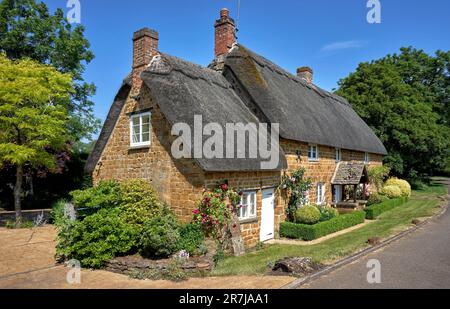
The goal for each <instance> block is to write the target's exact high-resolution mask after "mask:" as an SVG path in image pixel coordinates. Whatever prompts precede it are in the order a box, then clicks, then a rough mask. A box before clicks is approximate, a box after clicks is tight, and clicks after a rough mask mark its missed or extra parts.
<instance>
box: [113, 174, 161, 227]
mask: <svg viewBox="0 0 450 309" xmlns="http://www.w3.org/2000/svg"><path fill="white" fill-rule="evenodd" d="M120 192H121V200H120V203H121V204H120V210H121V211H122V216H123V217H124V218H125V220H126V221H127V222H128V223H132V224H137V225H141V224H143V223H144V222H145V221H148V220H149V219H151V218H153V217H154V216H155V215H156V214H157V213H159V212H160V211H161V209H162V206H161V203H160V202H159V199H158V195H157V194H156V192H155V191H154V190H153V188H152V186H151V185H150V183H149V182H148V181H145V180H143V179H133V180H127V181H125V182H123V183H121V184H120Z"/></svg>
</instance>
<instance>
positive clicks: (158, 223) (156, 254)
mask: <svg viewBox="0 0 450 309" xmlns="http://www.w3.org/2000/svg"><path fill="white" fill-rule="evenodd" d="M178 228H179V227H178V223H177V220H176V218H175V216H174V215H173V214H172V213H171V212H170V211H169V210H164V211H163V212H162V213H161V214H160V215H157V216H155V217H153V218H152V219H150V220H148V221H147V222H145V223H144V226H143V227H142V235H141V238H140V242H139V252H140V253H141V255H142V256H144V257H148V258H165V257H168V256H170V255H171V254H173V253H174V252H176V251H177V249H178V244H179V241H180V232H179V230H178Z"/></svg>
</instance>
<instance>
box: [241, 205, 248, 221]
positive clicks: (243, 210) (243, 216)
mask: <svg viewBox="0 0 450 309" xmlns="http://www.w3.org/2000/svg"><path fill="white" fill-rule="evenodd" d="M247 211H248V206H247V205H244V206H243V207H242V218H247Z"/></svg>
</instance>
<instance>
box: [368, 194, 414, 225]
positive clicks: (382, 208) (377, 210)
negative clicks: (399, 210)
mask: <svg viewBox="0 0 450 309" xmlns="http://www.w3.org/2000/svg"><path fill="white" fill-rule="evenodd" d="M407 201H408V198H407V197H405V196H404V197H400V198H396V199H392V200H385V201H383V202H381V203H380V204H374V205H371V206H369V207H366V208H365V209H364V211H365V212H366V218H367V219H369V220H373V219H375V218H376V217H378V216H379V215H381V214H382V213H383V212H386V211H388V210H391V209H393V208H395V207H397V206H400V205H402V204H404V203H406V202H407Z"/></svg>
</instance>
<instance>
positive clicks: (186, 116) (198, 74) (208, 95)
mask: <svg viewBox="0 0 450 309" xmlns="http://www.w3.org/2000/svg"><path fill="white" fill-rule="evenodd" d="M141 78H142V80H143V82H144V83H145V85H146V86H147V87H149V89H150V91H151V93H152V96H153V99H154V100H155V101H156V103H157V104H158V106H159V108H160V109H161V111H162V112H163V114H164V116H165V117H166V119H167V120H168V121H169V124H170V125H174V124H175V123H186V124H188V125H189V127H190V128H191V132H192V136H191V141H190V145H191V146H192V147H193V146H194V116H195V115H201V116H202V121H203V125H205V124H208V123H218V124H220V126H221V127H222V128H223V130H224V132H223V133H224V135H225V137H226V140H225V141H224V149H225V147H226V146H225V145H226V144H227V141H228V140H230V138H232V137H230V136H228V135H226V134H225V128H226V124H227V123H232V124H235V123H243V124H244V125H247V124H249V123H254V124H256V126H257V125H258V124H259V120H258V119H257V118H256V116H255V115H254V114H253V113H252V112H251V111H250V110H249V109H248V108H247V106H246V105H245V104H244V103H243V102H242V100H241V99H240V98H239V96H237V94H236V93H235V92H234V91H233V89H232V87H231V85H230V83H229V82H228V81H227V80H226V79H225V77H223V75H222V74H220V73H219V72H216V71H214V70H211V69H208V68H204V67H201V66H199V65H196V64H193V63H190V62H187V61H184V60H181V59H179V58H176V57H172V56H169V55H166V54H160V55H158V56H156V57H154V59H153V61H152V63H151V64H150V66H149V67H148V68H147V69H146V70H145V71H144V72H143V73H142V75H141ZM123 103H124V102H123V101H121V100H118V99H116V100H115V101H114V103H113V106H112V108H111V111H110V113H109V115H108V117H107V119H106V121H105V125H104V127H103V130H102V134H100V137H99V141H98V142H97V145H96V146H95V149H94V153H93V155H91V158H90V159H89V162H88V166H87V170H88V171H93V169H94V168H95V165H96V164H97V162H98V160H99V158H100V155H101V152H102V151H103V148H104V146H105V145H106V142H107V140H108V138H109V135H110V134H111V131H112V128H114V125H115V123H116V121H117V118H118V116H119V114H120V110H121V109H122V107H123ZM201 129H202V128H201ZM251 132H252V133H254V134H256V135H255V136H257V132H256V131H254V130H251ZM208 138H209V137H208V136H204V137H203V143H204V142H205V141H206V140H207V139H208ZM234 139H235V142H234V143H233V144H234V145H236V144H237V143H236V140H237V138H236V136H235V137H234ZM184 144H185V145H187V144H188V143H186V141H185V142H184ZM245 148H246V152H245V156H244V157H245V158H242V159H241V158H237V149H235V155H234V157H235V159H227V158H225V156H226V152H225V151H224V155H223V156H224V158H223V159H206V158H196V159H195V160H196V161H197V163H198V164H199V166H200V167H201V168H202V169H203V170H205V171H211V172H213V171H219V172H222V171H230V172H231V171H261V170H263V169H262V168H261V163H262V162H266V161H268V159H264V158H261V157H260V156H259V153H258V156H257V158H250V155H249V151H248V141H247V147H245ZM277 150H278V152H277V154H278V156H279V157H278V166H277V167H276V168H275V169H274V170H281V169H285V168H287V162H286V158H285V154H284V152H283V151H282V149H281V148H280V147H278V149H277ZM192 155H194V151H192Z"/></svg>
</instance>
